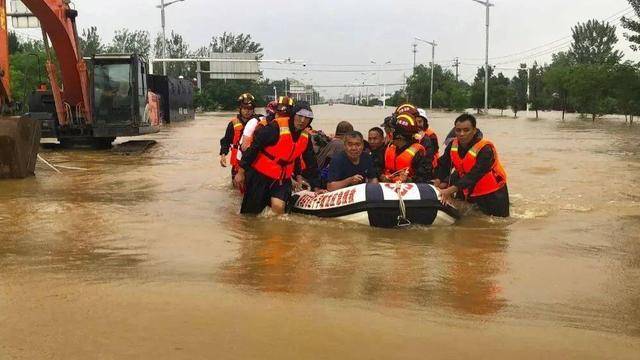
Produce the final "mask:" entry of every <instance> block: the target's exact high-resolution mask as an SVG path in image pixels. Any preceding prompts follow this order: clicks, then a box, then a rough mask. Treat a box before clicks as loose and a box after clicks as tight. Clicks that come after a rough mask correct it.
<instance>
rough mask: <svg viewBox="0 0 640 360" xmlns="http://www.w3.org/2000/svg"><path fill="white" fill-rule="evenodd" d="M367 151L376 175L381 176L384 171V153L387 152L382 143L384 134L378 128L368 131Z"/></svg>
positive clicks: (383, 142)
mask: <svg viewBox="0 0 640 360" xmlns="http://www.w3.org/2000/svg"><path fill="white" fill-rule="evenodd" d="M368 140H369V151H370V152H371V160H372V161H373V166H374V167H375V168H376V172H377V173H378V174H382V171H383V170H384V152H385V150H387V147H386V144H385V141H384V132H383V131H382V129H380V128H379V127H374V128H372V129H371V130H369V139H368Z"/></svg>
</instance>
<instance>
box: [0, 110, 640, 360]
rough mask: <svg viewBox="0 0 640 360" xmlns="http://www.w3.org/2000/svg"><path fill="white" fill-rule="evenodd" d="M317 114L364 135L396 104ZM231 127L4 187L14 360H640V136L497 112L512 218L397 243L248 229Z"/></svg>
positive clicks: (418, 232) (9, 344) (323, 224)
mask: <svg viewBox="0 0 640 360" xmlns="http://www.w3.org/2000/svg"><path fill="white" fill-rule="evenodd" d="M314 110H315V112H316V114H317V115H316V116H317V120H316V121H315V122H314V124H313V125H314V127H315V128H319V129H324V130H325V131H327V132H333V129H334V128H335V125H336V124H337V122H338V121H340V120H348V121H351V122H352V123H353V124H354V126H355V128H356V129H358V130H360V131H362V132H363V133H366V131H367V130H368V129H369V128H370V127H372V126H375V125H378V124H379V123H380V122H381V119H383V118H384V116H385V114H387V113H388V112H390V111H391V109H390V108H389V109H388V110H386V111H385V110H382V109H369V108H356V107H351V106H344V105H336V106H333V107H329V106H318V107H315V108H314ZM229 117H230V115H229V114H208V115H200V116H199V117H198V119H197V120H196V121H194V122H190V123H184V124H177V125H172V126H171V127H167V128H165V129H164V130H163V131H162V132H161V133H160V134H155V135H153V136H149V137H148V138H150V139H154V140H157V141H158V145H157V146H155V147H154V148H152V149H151V150H150V151H148V152H147V153H145V154H143V155H134V156H123V155H117V154H113V153H110V152H108V151H98V152H96V151H85V150H73V151H59V150H44V151H43V152H42V153H41V154H42V156H43V157H44V158H46V159H47V160H49V161H50V162H52V163H53V164H57V165H64V166H68V167H76V168H81V169H85V170H63V174H61V175H60V174H55V173H54V172H52V171H50V170H48V169H47V168H46V167H43V166H42V165H39V166H38V169H37V171H38V175H37V177H35V178H32V179H27V180H23V181H2V182H0V275H1V277H0V324H2V326H0V359H5V358H9V359H13V358H16V359H32V358H59V359H70V358H74V359H76V358H78V359H80V358H118V359H122V358H141V357H142V358H172V359H197V358H203V359H204V358H240V359H247V358H273V359H285V358H291V359H299V358H394V359H424V358H425V357H426V356H427V354H428V357H429V358H491V359H496V358H503V359H510V358H514V357H516V356H517V357H518V358H531V359H538V358H540V357H543V356H545V357H547V358H563V359H566V358H575V359H585V358H593V359H602V358H616V359H624V358H628V359H637V358H640V143H639V142H638V140H637V139H638V138H639V136H640V126H635V127H628V126H627V125H624V124H623V123H622V122H620V121H617V120H607V119H604V120H599V121H598V122H597V123H596V124H595V125H594V124H592V123H591V122H590V121H582V120H569V121H567V122H564V123H562V122H560V121H559V120H558V119H557V118H556V115H555V114H544V115H543V117H545V118H544V119H541V120H526V119H512V118H508V117H504V118H498V117H494V118H480V119H479V124H478V125H479V127H480V128H481V129H482V130H483V132H484V133H485V136H486V137H487V138H489V139H491V140H493V141H494V142H495V143H496V146H497V148H498V151H499V152H500V156H501V159H502V162H503V163H504V165H505V167H506V169H507V172H508V174H509V191H510V193H511V199H512V215H513V216H512V218H510V219H506V220H503V219H492V218H488V217H485V216H482V215H479V214H477V213H475V212H473V211H472V212H470V213H468V214H467V215H466V217H465V218H464V219H463V220H462V221H460V223H459V224H457V225H456V226H453V227H450V228H444V227H439V228H438V227H434V228H415V229H408V230H403V231H397V230H380V229H371V228H368V227H363V226H359V225H351V224H343V223H336V222H332V221H329V220H320V219H315V218H309V217H302V216H296V215H292V216H288V217H285V218H281V219H279V218H273V217H261V218H246V217H241V216H239V215H238V211H239V205H240V199H239V198H238V197H237V196H236V195H235V194H234V193H233V191H231V188H230V179H229V175H228V170H227V169H221V168H220V167H219V165H218V164H217V154H218V151H219V138H220V137H221V136H222V133H223V131H224V127H225V126H226V122H227V120H228V118H229ZM455 117H456V114H448V113H435V114H433V116H432V119H431V126H432V128H434V129H435V130H436V132H437V133H438V134H439V135H440V138H441V139H443V138H444V136H445V135H446V133H447V132H448V130H449V129H450V128H451V126H452V123H453V120H454V119H455Z"/></svg>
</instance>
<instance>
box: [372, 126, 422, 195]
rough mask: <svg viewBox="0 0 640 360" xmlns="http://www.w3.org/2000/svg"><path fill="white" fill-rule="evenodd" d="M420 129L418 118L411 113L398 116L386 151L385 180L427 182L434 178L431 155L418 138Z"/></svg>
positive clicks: (383, 176)
mask: <svg viewBox="0 0 640 360" xmlns="http://www.w3.org/2000/svg"><path fill="white" fill-rule="evenodd" d="M418 131H420V128H419V127H418V126H417V123H416V119H415V117H414V116H413V115H411V114H410V113H402V114H400V115H398V116H396V124H395V129H394V131H393V142H392V143H391V145H390V146H389V147H388V148H387V150H386V151H385V156H384V157H385V162H384V174H383V175H382V176H381V177H380V180H381V181H383V182H403V183H404V182H413V183H426V182H428V181H430V180H431V179H432V178H433V174H432V173H433V172H432V164H431V160H430V159H431V157H432V156H433V155H430V154H428V151H433V150H432V149H425V147H424V146H422V145H420V143H419V142H418V140H416V138H415V135H416V134H417V133H418Z"/></svg>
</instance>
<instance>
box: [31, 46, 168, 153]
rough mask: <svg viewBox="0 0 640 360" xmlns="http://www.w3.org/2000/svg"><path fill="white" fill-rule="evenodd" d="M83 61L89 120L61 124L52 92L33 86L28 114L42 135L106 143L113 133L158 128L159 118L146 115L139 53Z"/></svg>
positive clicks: (75, 141)
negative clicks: (87, 86) (87, 78)
mask: <svg viewBox="0 0 640 360" xmlns="http://www.w3.org/2000/svg"><path fill="white" fill-rule="evenodd" d="M85 62H86V63H87V69H88V71H89V85H90V86H89V87H90V98H91V104H92V106H91V108H92V113H93V121H92V123H90V124H89V123H87V122H86V121H85V119H83V118H82V117H81V116H74V117H73V120H72V121H70V122H68V123H67V124H66V125H65V126H61V125H60V121H58V119H57V116H56V111H55V101H54V97H53V94H52V92H51V91H50V90H48V89H46V88H44V89H37V90H36V91H34V92H33V93H32V94H31V97H30V100H29V108H30V113H29V116H30V117H32V118H36V119H38V120H40V123H41V124H42V137H43V138H57V139H58V140H59V141H60V142H61V143H62V144H63V145H65V144H69V145H72V144H93V145H97V146H108V145H109V144H111V142H113V140H114V139H115V138H116V137H120V136H137V135H144V134H149V133H154V132H158V131H159V129H160V122H159V121H154V120H153V119H152V118H151V117H149V116H148V114H149V113H150V110H149V106H150V105H149V102H148V100H147V99H148V96H147V94H148V84H147V63H146V60H145V59H144V58H143V57H141V56H140V55H137V54H105V55H94V56H92V57H90V58H85ZM151 106H153V104H151ZM73 110H75V109H72V111H73ZM151 113H153V112H151ZM75 114H79V115H81V114H82V112H75Z"/></svg>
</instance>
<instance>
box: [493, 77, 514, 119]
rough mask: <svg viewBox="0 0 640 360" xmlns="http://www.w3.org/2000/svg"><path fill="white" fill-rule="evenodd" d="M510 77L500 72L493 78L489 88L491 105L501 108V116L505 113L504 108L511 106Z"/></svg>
mask: <svg viewBox="0 0 640 360" xmlns="http://www.w3.org/2000/svg"><path fill="white" fill-rule="evenodd" d="M509 86H510V82H509V78H507V77H505V76H504V75H503V74H502V73H499V74H498V76H497V77H495V78H492V79H491V84H489V89H490V91H491V97H490V100H491V107H493V108H496V109H500V116H502V115H503V114H504V109H506V108H507V107H509Z"/></svg>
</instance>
